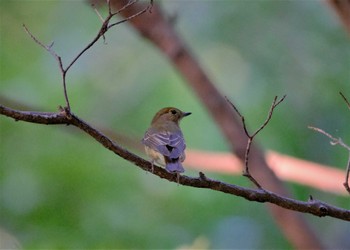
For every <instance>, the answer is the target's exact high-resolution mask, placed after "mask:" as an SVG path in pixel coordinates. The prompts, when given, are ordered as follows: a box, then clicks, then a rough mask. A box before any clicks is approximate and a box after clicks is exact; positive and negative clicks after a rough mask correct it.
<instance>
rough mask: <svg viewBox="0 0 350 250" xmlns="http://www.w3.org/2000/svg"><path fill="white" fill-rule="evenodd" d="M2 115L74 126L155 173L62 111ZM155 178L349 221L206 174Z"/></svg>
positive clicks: (337, 211) (162, 173) (341, 212)
mask: <svg viewBox="0 0 350 250" xmlns="http://www.w3.org/2000/svg"><path fill="white" fill-rule="evenodd" d="M0 114H2V115H5V116H7V117H11V118H13V119H15V120H16V121H25V122H31V123H38V124H46V125H53V124H66V125H73V126H75V127H77V128H79V129H80V130H83V131H84V132H85V133H87V134H89V135H90V136H91V137H92V138H94V139H95V140H96V141H97V142H99V143H100V144H102V145H103V146H104V147H105V148H107V149H109V150H110V151H112V152H114V153H115V154H117V155H119V156H120V157H122V158H124V159H125V160H127V161H129V162H131V163H133V164H134V165H136V166H138V167H139V168H141V169H143V170H145V171H148V172H151V170H152V164H151V163H150V162H149V161H146V160H144V159H143V158H141V157H139V156H137V155H135V154H133V153H131V152H129V151H128V150H126V149H124V148H123V147H121V146H120V145H118V144H117V143H116V142H113V141H112V140H111V139H109V138H108V137H107V136H105V135H104V134H103V133H101V132H100V131H98V130H97V129H95V128H94V127H92V126H91V125H89V124H88V123H86V122H85V121H83V120H82V119H80V118H79V117H77V116H76V115H74V114H73V113H71V114H70V115H71V117H68V116H67V114H66V113H65V112H64V110H60V112H58V113H50V112H32V111H19V110H14V109H11V108H8V107H5V106H3V105H0ZM153 174H154V175H157V176H159V177H160V178H163V179H166V180H168V181H171V182H177V181H179V184H181V185H184V186H191V187H196V188H204V189H211V190H216V191H219V192H222V193H227V194H231V195H236V196H240V197H242V198H245V199H246V200H249V201H256V202H261V203H264V202H268V203H271V204H275V205H277V206H279V207H282V208H285V209H289V210H294V211H298V212H303V213H309V214H313V215H316V216H319V217H324V216H329V217H333V218H337V219H341V220H346V221H350V210H345V209H342V208H338V207H335V206H332V205H329V204H327V203H325V202H322V201H318V200H314V199H312V200H311V199H310V200H308V201H306V202H303V201H298V200H294V199H290V198H286V197H283V196H280V195H278V194H275V193H273V192H269V191H266V190H262V189H258V190H254V189H250V188H244V187H239V186H236V185H233V184H228V183H225V182H221V181H217V180H213V179H210V178H207V177H206V176H205V175H204V174H203V173H200V176H199V177H197V178H193V177H189V176H185V175H181V176H180V177H179V180H177V175H176V174H171V173H168V172H167V171H166V170H165V169H164V168H161V167H158V166H156V165H155V166H154V172H153Z"/></svg>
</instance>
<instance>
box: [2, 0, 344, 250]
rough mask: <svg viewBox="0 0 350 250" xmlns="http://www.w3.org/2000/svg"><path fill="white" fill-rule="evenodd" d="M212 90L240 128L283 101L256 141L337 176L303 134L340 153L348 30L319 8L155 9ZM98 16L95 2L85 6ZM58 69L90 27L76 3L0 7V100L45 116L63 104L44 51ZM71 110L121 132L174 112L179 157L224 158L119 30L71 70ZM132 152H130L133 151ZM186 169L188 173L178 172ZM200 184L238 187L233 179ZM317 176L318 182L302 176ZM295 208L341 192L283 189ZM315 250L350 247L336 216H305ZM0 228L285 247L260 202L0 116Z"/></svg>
mask: <svg viewBox="0 0 350 250" xmlns="http://www.w3.org/2000/svg"><path fill="white" fill-rule="evenodd" d="M159 4H160V5H161V6H162V8H163V9H164V10H165V11H166V13H168V16H169V18H171V19H172V20H173V21H174V25H175V26H176V30H177V31H178V33H179V34H180V35H181V36H182V37H183V39H184V40H185V41H186V43H187V46H188V47H189V48H190V49H191V50H192V51H193V53H194V54H195V56H196V57H197V58H198V60H199V61H200V63H201V65H202V66H203V67H204V68H205V69H206V71H207V73H208V74H209V76H210V78H211V79H212V80H213V81H214V82H215V83H216V85H217V87H218V88H219V89H220V91H221V92H222V93H224V94H225V95H226V96H228V97H229V98H230V100H232V101H233V102H234V103H235V104H236V105H237V107H238V108H239V109H240V110H241V112H242V113H244V114H245V116H246V118H247V122H248V125H249V127H250V128H257V127H258V126H260V124H261V122H262V121H263V120H264V119H265V117H266V114H267V110H268V109H269V106H270V104H271V102H272V99H273V97H274V96H275V95H279V96H282V95H283V94H287V99H286V100H285V102H283V104H281V106H279V107H278V109H277V110H276V113H275V114H274V116H273V119H272V121H271V123H269V125H268V127H267V128H266V129H265V130H264V131H263V132H262V133H261V134H259V137H258V138H257V142H258V143H259V144H260V145H261V146H262V147H263V148H264V149H266V150H267V149H272V150H275V151H278V152H281V153H284V154H288V155H291V156H295V157H299V158H303V159H307V160H310V161H314V162H320V163H323V164H329V165H332V166H334V167H335V168H339V169H345V166H346V163H347V157H348V153H347V152H346V150H344V149H343V148H340V147H333V146H331V145H330V144H329V142H328V140H327V138H325V137H324V136H323V135H320V134H318V133H315V132H313V131H311V130H309V129H307V126H308V125H313V126H317V127H320V128H323V129H324V130H326V131H328V132H329V133H331V134H332V135H334V136H335V137H341V138H342V139H343V140H344V141H345V142H347V143H348V144H350V131H349V125H348V124H349V121H350V112H349V110H348V109H347V107H346V105H345V103H344V101H343V100H342V99H341V98H340V96H339V94H338V92H339V91H342V92H343V93H344V94H345V95H346V96H347V97H348V98H350V87H349V83H350V44H349V36H348V35H347V34H346V32H345V29H344V28H343V27H342V25H341V24H340V22H339V20H338V18H337V16H336V15H335V13H334V12H333V11H332V9H331V8H329V6H328V5H327V4H326V2H323V1H306V0H305V1H302V0H300V1H243V0H242V1H239V0H237V1H170V0H168V1H159ZM100 12H101V14H102V15H105V14H106V8H102V9H101V10H100ZM22 24H25V25H26V26H27V27H28V28H29V30H30V31H31V32H32V33H33V34H34V35H35V36H36V37H37V38H39V39H40V40H41V41H42V42H43V43H46V44H50V43H51V42H52V41H54V42H55V43H54V50H55V51H56V52H57V53H58V54H59V55H60V56H61V57H62V58H63V62H64V64H65V65H67V64H68V62H70V61H71V60H72V59H73V58H74V57H75V56H76V55H77V53H79V52H80V51H81V50H82V48H84V47H85V46H86V45H87V44H88V43H89V42H90V41H91V40H92V39H93V38H94V37H95V35H96V34H97V31H98V30H99V27H100V25H101V21H100V19H99V17H98V16H97V15H96V13H95V12H94V10H93V9H92V7H91V6H90V5H89V4H88V3H87V2H86V1H0V83H1V84H0V98H1V104H5V105H8V106H10V107H14V108H16V107H17V108H19V109H31V110H37V111H50V112H55V111H57V107H58V106H59V105H64V97H63V91H62V84H61V76H60V71H59V68H58V65H57V62H56V61H55V60H54V59H53V57H52V56H51V55H50V54H49V53H47V52H46V51H44V50H43V49H42V48H40V47H39V46H38V45H37V44H35V43H34V42H33V40H31V38H30V37H29V36H28V35H27V34H26V33H25V31H24V30H23V28H22ZM67 81H68V91H69V97H70V102H71V106H72V110H73V112H74V113H75V114H77V115H78V116H79V117H81V118H82V119H84V120H85V121H87V122H88V123H90V124H92V125H94V126H96V127H99V128H103V129H108V130H111V131H115V132H116V133H118V134H120V135H123V136H126V137H129V138H132V139H136V141H137V142H139V140H140V139H141V138H142V136H143V133H144V131H145V130H146V129H147V127H148V126H149V123H150V121H151V118H152V116H153V114H154V113H155V112H156V111H158V110H159V109H160V108H162V107H165V106H176V107H178V108H180V109H182V110H184V111H191V112H192V113H193V114H192V115H191V116H190V117H189V118H187V119H185V120H184V121H183V122H182V128H183V132H184V135H185V138H186V141H187V146H188V148H190V149H201V150H208V151H217V152H228V151H229V148H228V146H227V143H226V141H225V138H223V136H222V135H221V134H220V131H219V130H218V128H217V127H216V125H215V123H214V122H213V121H212V120H211V118H210V117H209V115H208V114H207V112H206V110H205V109H204V108H203V107H202V106H201V103H199V102H198V99H197V97H196V95H195V94H194V93H193V92H192V90H191V89H190V88H189V87H188V86H187V85H186V83H185V82H184V81H183V79H182V78H181V77H180V76H179V75H178V74H177V72H176V71H175V70H174V69H173V68H172V66H171V65H170V64H169V62H168V61H167V60H166V58H165V57H164V56H163V55H162V54H161V53H160V52H159V51H158V50H157V49H156V48H155V47H154V46H153V45H152V44H151V43H150V42H148V41H145V40H143V39H142V38H141V37H140V36H139V35H138V34H137V33H135V32H134V30H133V29H132V28H131V27H130V26H129V25H128V24H127V23H124V24H122V25H119V26H116V27H115V28H113V29H112V30H110V31H109V32H108V33H107V34H106V40H105V43H104V42H103V41H102V40H101V41H99V42H98V43H97V44H96V45H95V46H94V47H93V48H92V49H91V50H89V51H88V52H87V53H86V54H85V55H83V57H82V58H81V59H80V60H79V61H78V62H77V63H76V64H75V65H74V66H73V67H72V68H71V70H70V71H69V73H68V77H67ZM131 151H134V152H137V153H138V154H140V155H143V156H144V154H143V152H138V151H135V150H134V149H131ZM186 174H187V175H189V176H198V173H197V171H191V170H188V171H187V172H186ZM208 176H209V177H210V178H214V179H219V180H222V181H226V182H229V183H234V184H237V185H243V186H247V187H249V186H250V183H249V182H248V181H247V180H246V179H245V178H244V177H242V176H227V175H221V174H215V173H210V174H208ZM315 178H317V173H315ZM286 185H287V186H288V189H289V190H290V192H291V193H292V194H293V195H294V197H295V198H296V199H300V200H307V199H308V197H309V195H310V194H312V195H313V196H314V198H316V199H320V200H323V201H326V202H328V203H331V204H333V205H336V206H340V207H344V208H347V209H349V207H350V201H349V196H341V195H339V196H337V195H334V194H329V193H325V192H321V191H318V190H315V189H312V188H310V187H304V186H300V185H298V184H294V183H286ZM305 218H306V220H308V221H309V223H310V225H311V227H312V228H313V229H314V230H315V232H316V234H317V235H318V236H319V237H320V238H321V239H322V240H323V242H324V244H325V245H326V246H327V247H329V248H343V249H344V248H350V240H349V237H348V236H349V233H350V225H349V223H346V222H343V221H340V220H337V219H332V218H318V217H315V216H311V215H305ZM0 228H1V229H2V230H4V231H5V232H7V233H8V234H11V235H13V236H14V237H16V238H17V240H18V241H19V242H20V243H21V245H22V247H23V248H25V249H30V248H54V249H55V248H171V249H179V248H201V249H218V248H235V249H242V248H249V249H252V248H291V247H292V246H291V245H290V243H289V242H288V241H287V240H286V238H285V237H284V235H283V234H282V233H281V232H280V229H279V228H278V227H277V226H276V224H275V222H274V220H273V219H272V217H271V215H270V213H269V211H268V210H267V209H266V206H265V205H264V204H259V203H253V202H248V201H246V200H244V199H242V198H239V197H234V196H229V195H225V194H222V193H218V192H214V191H211V190H205V189H203V190H202V189H196V188H190V187H184V186H178V185H176V184H175V183H170V182H168V181H166V180H162V179H159V178H158V177H157V176H154V175H152V174H147V173H146V172H144V171H142V170H140V169H139V168H137V167H135V166H134V165H132V164H130V163H129V162H127V161H125V160H123V159H120V158H119V157H118V156H116V155H114V154H113V153H111V152H110V151H108V150H106V149H105V148H103V147H102V146H101V145H100V144H98V143H96V142H95V141H94V140H93V139H92V138H90V137H89V136H87V135H86V134H84V133H83V132H81V131H79V130H77V129H76V128H74V127H67V126H44V125H36V124H30V123H24V122H15V121H14V120H13V119H9V118H6V117H4V116H0Z"/></svg>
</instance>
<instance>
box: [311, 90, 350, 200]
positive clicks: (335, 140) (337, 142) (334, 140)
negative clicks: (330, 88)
mask: <svg viewBox="0 0 350 250" xmlns="http://www.w3.org/2000/svg"><path fill="white" fill-rule="evenodd" d="M342 96H343V95H342ZM344 98H345V97H344ZM308 128H309V129H312V130H315V131H317V132H319V133H321V134H323V135H325V136H327V137H328V138H330V139H331V142H330V143H331V145H340V146H342V147H343V148H345V149H346V150H348V152H349V158H348V163H347V166H346V175H345V181H344V183H343V185H344V187H345V189H346V191H348V193H349V194H350V187H349V171H350V147H349V146H348V145H347V144H345V143H344V142H343V140H342V139H341V138H335V137H333V136H332V135H331V134H329V133H327V132H326V131H324V130H322V129H320V128H316V127H312V126H309V127H308Z"/></svg>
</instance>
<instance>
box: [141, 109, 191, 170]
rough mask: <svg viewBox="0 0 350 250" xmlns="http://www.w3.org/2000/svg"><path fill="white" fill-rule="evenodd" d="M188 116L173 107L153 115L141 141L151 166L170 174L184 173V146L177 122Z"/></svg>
mask: <svg viewBox="0 0 350 250" xmlns="http://www.w3.org/2000/svg"><path fill="white" fill-rule="evenodd" d="M190 114H191V113H186V112H182V111H181V110H179V109H177V108H173V107H167V108H163V109H161V110H160V111H158V112H157V113H156V114H155V116H154V117H153V119H152V122H151V126H150V127H149V128H148V130H147V131H146V133H145V136H144V137H143V139H142V143H143V144H144V145H145V150H146V153H147V155H148V156H149V157H150V158H151V161H152V164H153V163H155V162H156V163H158V164H160V165H162V166H165V169H166V170H167V171H168V172H171V173H183V172H184V171H185V170H184V168H183V166H182V164H181V162H183V161H184V160H185V148H186V144H185V140H184V138H183V135H182V132H181V129H180V127H179V122H180V120H181V119H182V118H183V117H185V116H188V115H190Z"/></svg>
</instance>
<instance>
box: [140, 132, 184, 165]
mask: <svg viewBox="0 0 350 250" xmlns="http://www.w3.org/2000/svg"><path fill="white" fill-rule="evenodd" d="M142 143H143V144H145V145H146V146H148V147H150V148H152V149H154V150H157V151H158V152H160V153H161V154H162V155H165V156H168V157H169V158H172V159H176V158H178V157H181V155H183V153H184V150H185V148H186V145H185V141H184V139H183V135H182V133H181V131H178V132H168V131H162V132H155V131H153V130H152V129H149V130H147V131H146V133H145V136H144V138H143V140H142Z"/></svg>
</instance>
